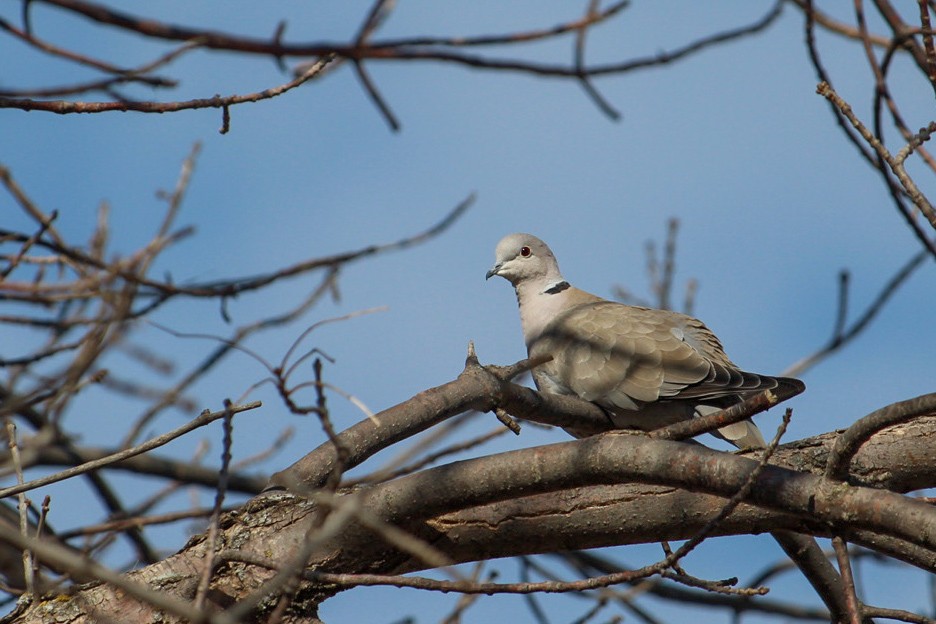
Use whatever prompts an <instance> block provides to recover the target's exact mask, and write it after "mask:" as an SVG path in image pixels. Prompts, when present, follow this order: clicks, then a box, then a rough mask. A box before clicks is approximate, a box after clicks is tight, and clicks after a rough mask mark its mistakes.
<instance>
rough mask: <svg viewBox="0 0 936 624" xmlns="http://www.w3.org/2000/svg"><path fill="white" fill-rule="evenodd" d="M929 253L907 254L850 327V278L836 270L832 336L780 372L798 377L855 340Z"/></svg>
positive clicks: (921, 264)
mask: <svg viewBox="0 0 936 624" xmlns="http://www.w3.org/2000/svg"><path fill="white" fill-rule="evenodd" d="M928 257H929V253H928V252H927V250H925V249H924V250H922V251H919V252H917V253H916V254H914V256H913V257H912V258H910V260H909V261H908V262H907V263H906V264H904V265H903V266H902V267H900V269H898V271H897V272H896V273H895V274H894V275H893V276H892V277H891V278H890V279H889V280H888V281H887V283H886V284H885V285H884V287H883V288H882V289H881V291H880V292H879V293H878V294H877V296H876V297H875V298H874V300H873V301H872V302H871V303H870V304H869V305H868V307H867V308H866V309H865V311H864V312H863V313H862V314H861V315H860V316H859V317H858V318H857V319H856V320H855V322H854V323H852V325H851V327H847V328H846V320H847V316H848V310H847V308H848V282H849V279H848V272H847V271H842V272H841V273H840V274H839V289H838V310H837V312H836V316H835V327H834V328H833V330H832V336H831V337H830V338H829V341H828V342H827V343H826V344H825V345H824V346H823V347H821V348H820V349H819V350H817V351H816V352H815V353H812V354H810V355H808V356H806V357H804V358H803V359H801V360H799V361H798V362H796V363H794V364H793V365H791V366H790V367H788V368H787V369H786V370H784V371H783V373H782V374H783V375H789V376H791V377H797V376H799V375H801V374H802V373H803V372H804V371H806V370H808V369H810V368H812V367H813V366H815V365H816V364H818V363H819V362H820V361H821V360H823V359H824V358H826V357H827V356H829V355H831V354H832V353H834V352H836V351H838V350H839V349H841V348H842V347H844V346H845V345H847V344H848V343H849V342H851V341H852V340H854V339H855V338H856V337H857V336H858V335H859V334H861V332H862V331H863V330H864V329H865V328H867V326H868V325H869V324H870V323H871V321H873V320H874V319H875V318H876V317H877V315H878V314H879V313H880V312H881V310H883V309H884V306H885V305H886V304H887V302H888V301H890V299H891V298H892V297H893V296H894V294H895V293H896V292H897V291H898V290H899V289H900V287H901V286H902V285H903V284H904V282H906V281H907V280H908V279H909V278H910V276H911V275H913V273H914V272H915V271H916V270H917V269H918V268H920V267H921V266H923V261H924V260H926V259H927V258H928Z"/></svg>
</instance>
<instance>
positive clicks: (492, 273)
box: [484, 262, 503, 280]
mask: <svg viewBox="0 0 936 624" xmlns="http://www.w3.org/2000/svg"><path fill="white" fill-rule="evenodd" d="M502 264H503V262H498V263H497V264H495V265H494V266H492V267H491V270H490V271H488V272H487V273H486V274H485V276H484V279H486V280H489V279H491V278H492V277H494V276H495V275H498V273H497V272H498V271H500V268H501V265H502Z"/></svg>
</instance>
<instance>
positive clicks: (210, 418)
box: [0, 401, 262, 498]
mask: <svg viewBox="0 0 936 624" xmlns="http://www.w3.org/2000/svg"><path fill="white" fill-rule="evenodd" d="M261 405H262V403H261V402H260V401H253V402H252V403H247V404H245V405H232V406H231V407H230V408H225V409H223V410H221V411H218V412H209V411H208V410H205V411H204V412H202V413H201V414H200V415H199V416H198V417H196V418H194V419H193V420H191V421H189V422H188V423H186V424H184V425H182V426H181V427H177V428H176V429H173V430H172V431H170V432H168V433H164V434H163V435H161V436H157V437H155V438H152V439H150V440H147V441H146V442H144V443H143V444H139V445H137V446H135V447H133V448H129V449H126V450H123V451H120V452H119V453H114V454H113V455H110V456H108V457H103V458H101V459H97V460H93V461H89V462H85V463H83V464H81V465H79V466H75V467H74V468H69V469H68V470H62V471H61V472H57V473H55V474H53V475H49V476H47V477H41V478H39V479H34V480H32V481H28V482H26V483H23V484H22V485H16V486H11V487H7V488H3V489H2V490H0V498H6V497H7V496H12V495H14V494H19V493H20V492H26V491H29V490H33V489H35V488H38V487H43V486H46V485H49V484H51V483H58V482H59V481H64V480H65V479H70V478H72V477H74V476H75V475H79V474H83V473H86V472H90V471H92V470H98V469H100V468H103V467H105V466H109V465H111V464H114V463H117V462H119V461H122V460H124V459H128V458H130V457H134V456H136V455H140V454H142V453H146V452H148V451H151V450H153V449H155V448H159V447H160V446H163V445H164V444H168V443H169V442H171V441H172V440H175V439H176V438H179V437H181V436H183V435H185V434H186V433H189V432H190V431H194V430H195V429H198V428H200V427H204V426H205V425H207V424H210V423H212V422H214V421H216V420H218V419H219V418H224V417H225V415H227V414H229V413H230V414H239V413H240V412H246V411H248V410H252V409H257V408H258V407H260V406H261Z"/></svg>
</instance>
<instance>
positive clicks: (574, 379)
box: [487, 234, 785, 449]
mask: <svg viewBox="0 0 936 624" xmlns="http://www.w3.org/2000/svg"><path fill="white" fill-rule="evenodd" d="M495 256H496V262H495V264H494V267H493V268H492V269H491V270H490V271H488V273H487V277H488V278H490V277H492V276H494V275H499V276H501V277H503V278H505V279H507V280H508V281H509V282H510V283H511V284H513V286H514V289H515V290H516V293H517V302H518V304H519V307H520V322H521V325H522V327H523V337H524V340H525V341H526V346H527V352H528V353H529V355H530V357H535V356H538V355H543V354H548V355H551V356H552V357H553V359H552V360H551V361H549V362H547V363H545V364H542V365H540V366H537V367H536V368H535V369H534V370H533V380H534V382H535V383H536V387H537V388H538V389H539V390H540V391H542V392H547V393H553V394H567V395H575V396H578V397H581V398H583V399H585V400H587V401H591V402H593V403H596V404H597V405H599V406H601V407H602V408H604V409H605V411H607V412H608V413H609V415H610V416H611V417H612V419H613V421H614V424H615V425H616V426H618V427H635V428H639V429H645V430H646V429H655V428H658V427H661V426H664V425H667V424H670V423H673V422H678V421H681V420H685V419H688V418H691V417H692V416H693V415H694V414H705V413H709V412H712V411H715V410H717V409H720V408H722V407H726V406H728V405H731V404H733V403H737V402H738V401H740V400H742V399H743V398H744V397H746V396H749V395H751V394H754V393H757V392H760V391H761V390H766V389H770V388H775V387H777V385H778V384H780V383H783V382H784V381H785V380H784V379H783V378H777V377H770V376H767V375H757V374H754V373H749V372H746V371H743V370H741V369H739V368H738V367H737V366H736V365H735V364H734V363H733V362H732V361H731V360H730V359H728V356H727V355H726V354H725V351H724V349H723V348H722V345H721V342H720V341H719V340H718V338H717V337H716V336H715V334H713V333H712V332H711V331H710V330H709V329H708V328H707V327H706V326H705V325H704V324H702V322H701V321H699V320H698V319H695V318H692V317H691V316H687V315H685V314H680V313H678V312H671V311H668V310H655V309H652V308H644V307H638V306H629V305H624V304H622V303H617V302H614V301H607V300H605V299H602V298H601V297H597V296H595V295H592V294H590V293H587V292H585V291H583V290H579V289H578V288H575V287H574V286H571V285H569V283H568V282H566V281H565V279H564V278H563V277H562V274H561V273H560V272H559V264H558V262H557V261H556V257H555V256H554V255H553V253H552V251H551V250H550V249H549V247H548V246H547V245H546V243H544V242H543V241H541V240H540V239H538V238H536V237H535V236H532V235H530V234H511V235H509V236H506V237H504V238H503V239H501V241H500V242H499V243H498V244H497V249H496V251H495ZM571 433H573V434H575V433H576V432H575V431H571ZM718 433H719V434H720V436H719V437H723V438H724V439H726V440H728V441H729V442H731V443H732V444H734V445H735V446H737V447H738V448H742V449H747V448H761V447H763V446H764V445H765V443H764V438H763V436H762V435H761V433H760V431H759V430H758V429H757V427H756V426H755V425H754V423H752V422H750V421H743V422H740V423H737V424H734V425H730V426H728V427H723V428H722V429H720V430H719V432H718Z"/></svg>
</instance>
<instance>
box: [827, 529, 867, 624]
mask: <svg viewBox="0 0 936 624" xmlns="http://www.w3.org/2000/svg"><path fill="white" fill-rule="evenodd" d="M832 548H833V549H835V558H836V559H837V560H838V565H839V573H840V574H841V575H842V587H843V591H844V592H845V605H846V607H847V608H848V613H847V615H848V619H849V624H861V602H859V600H858V596H857V595H856V594H855V579H854V578H853V577H852V569H851V561H849V558H848V546H846V544H845V541H844V540H843V539H842V538H841V537H833V538H832Z"/></svg>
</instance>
